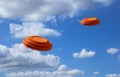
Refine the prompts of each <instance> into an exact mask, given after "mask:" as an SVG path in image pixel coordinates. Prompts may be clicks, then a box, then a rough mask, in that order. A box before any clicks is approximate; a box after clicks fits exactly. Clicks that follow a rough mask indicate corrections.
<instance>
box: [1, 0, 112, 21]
mask: <svg viewBox="0 0 120 77" xmlns="http://www.w3.org/2000/svg"><path fill="white" fill-rule="evenodd" d="M112 1H113V0H69V1H68V0H55V1H54V0H1V1H0V16H1V17H4V18H22V19H23V20H32V21H33V20H43V19H45V18H47V17H49V16H54V15H64V16H74V15H75V14H76V12H78V11H83V10H86V9H90V7H91V6H92V8H93V6H95V5H96V4H97V5H98V4H100V5H105V6H106V5H107V6H109V5H110V4H111V3H112ZM7 3H9V4H7Z"/></svg>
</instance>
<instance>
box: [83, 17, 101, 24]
mask: <svg viewBox="0 0 120 77" xmlns="http://www.w3.org/2000/svg"><path fill="white" fill-rule="evenodd" d="M99 23H100V20H99V19H98V18H95V17H88V18H84V19H83V20H82V21H81V24H82V25H86V26H94V25H98V24H99Z"/></svg>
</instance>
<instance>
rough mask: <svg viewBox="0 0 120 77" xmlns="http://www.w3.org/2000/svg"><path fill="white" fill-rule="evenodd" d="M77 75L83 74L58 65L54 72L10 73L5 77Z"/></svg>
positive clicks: (72, 76)
mask: <svg viewBox="0 0 120 77" xmlns="http://www.w3.org/2000/svg"><path fill="white" fill-rule="evenodd" d="M78 74H84V72H83V71H82V70H78V69H72V70H69V69H68V68H67V66H66V65H60V66H59V67H58V68H57V69H56V71H53V72H48V71H27V72H17V73H16V72H12V73H8V74H7V77H74V76H75V75H78Z"/></svg>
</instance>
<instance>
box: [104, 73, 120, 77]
mask: <svg viewBox="0 0 120 77" xmlns="http://www.w3.org/2000/svg"><path fill="white" fill-rule="evenodd" d="M105 77H120V74H106V75H105Z"/></svg>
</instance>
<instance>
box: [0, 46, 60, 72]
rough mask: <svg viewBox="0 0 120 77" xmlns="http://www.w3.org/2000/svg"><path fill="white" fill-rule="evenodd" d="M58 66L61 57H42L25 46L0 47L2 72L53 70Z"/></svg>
mask: <svg viewBox="0 0 120 77" xmlns="http://www.w3.org/2000/svg"><path fill="white" fill-rule="evenodd" d="M58 64H59V57H57V56H55V55H52V54H47V55H42V54H41V53H40V52H39V51H35V50H32V49H29V48H27V47H25V46H24V45H23V44H15V45H14V46H13V47H12V48H8V47H6V46H4V45H0V69H2V70H1V71H3V70H16V69H20V68H23V69H24V70H26V69H27V70H28V69H29V70H30V69H40V68H53V67H56V66H57V65H58Z"/></svg>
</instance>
